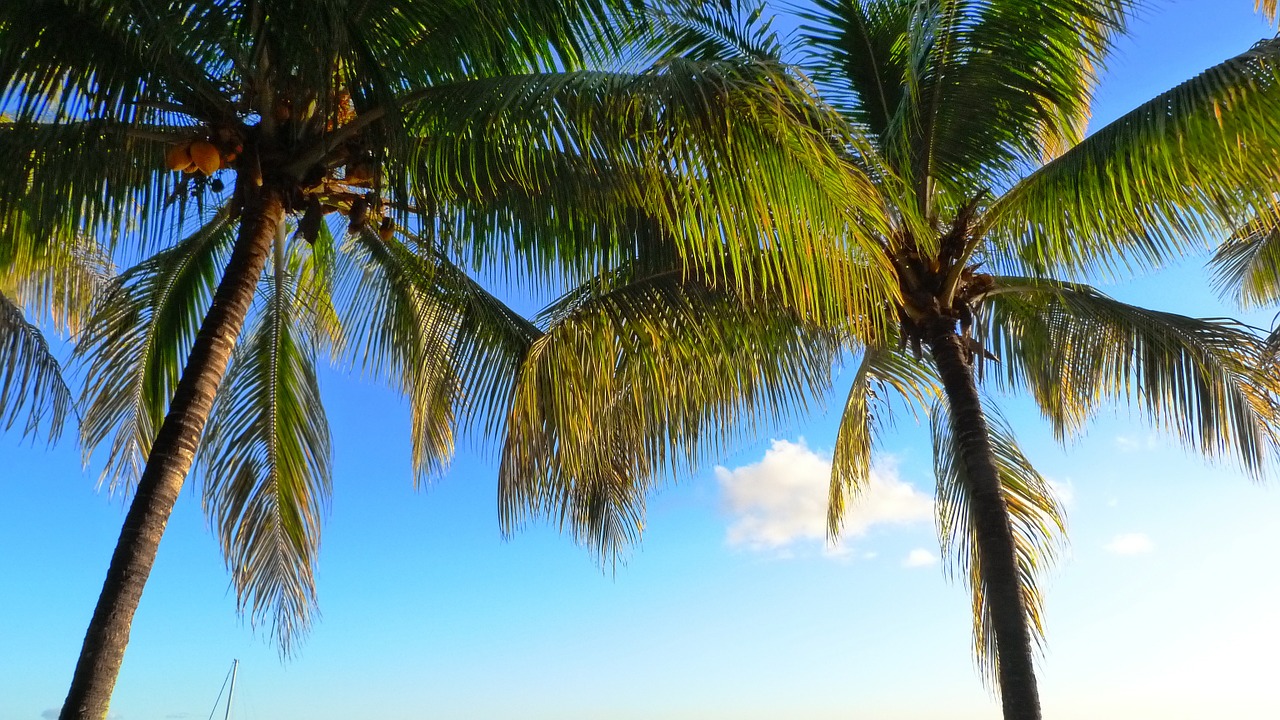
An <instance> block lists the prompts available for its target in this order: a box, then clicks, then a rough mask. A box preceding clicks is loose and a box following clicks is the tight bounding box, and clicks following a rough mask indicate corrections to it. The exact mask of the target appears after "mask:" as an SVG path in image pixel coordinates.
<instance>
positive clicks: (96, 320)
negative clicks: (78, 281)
mask: <svg viewBox="0 0 1280 720" xmlns="http://www.w3.org/2000/svg"><path fill="white" fill-rule="evenodd" d="M234 233H235V224H234V223H232V222H231V221H230V220H229V218H228V216H227V214H226V212H225V211H224V212H220V213H218V214H217V215H215V216H214V218H213V219H212V220H210V221H209V222H208V223H207V224H205V225H204V226H203V227H201V228H199V229H198V230H197V231H196V232H194V233H193V234H191V235H190V236H189V237H187V238H186V239H184V240H182V241H181V242H179V243H178V244H176V245H174V246H173V247H172V248H169V249H168V250H164V251H162V252H160V253H157V254H156V255H154V256H152V257H151V258H148V259H147V260H144V261H143V262H141V263H139V264H138V265H135V266H134V267H132V268H129V269H128V270H126V271H125V272H124V273H122V274H121V275H120V276H119V277H118V278H116V279H115V280H114V281H113V282H112V283H111V284H110V286H109V287H108V288H107V289H106V290H105V291H104V292H103V293H102V295H101V298H100V299H99V302H98V303H97V309H96V310H95V312H94V314H93V316H92V317H91V318H90V321H89V323H88V324H87V327H86V329H85V331H84V333H83V334H82V335H81V336H80V337H79V338H78V340H77V343H76V350H75V358H76V359H77V360H78V361H79V362H80V363H82V364H84V365H86V366H87V370H86V373H85V381H84V387H83V391H82V396H81V403H82V407H83V417H82V418H81V423H80V435H81V443H82V445H83V447H84V448H85V453H86V454H88V453H91V452H93V450H94V449H95V448H97V447H98V446H99V445H101V444H102V443H104V442H106V441H108V439H109V440H110V450H109V451H108V455H107V460H106V463H105V465H104V467H103V471H102V480H103V481H106V482H107V483H108V486H109V487H110V488H111V489H112V490H113V491H114V490H116V489H118V488H121V487H122V486H123V488H125V489H128V488H131V487H132V485H133V483H134V482H136V480H137V478H138V477H139V476H140V474H141V472H142V467H143V464H144V463H145V462H146V458H147V454H148V453H149V451H150V449H151V442H152V440H153V439H154V438H155V435H156V432H157V431H158V429H159V428H160V423H161V422H162V421H163V420H164V416H165V413H166V411H167V408H168V404H169V400H170V398H171V397H172V395H173V391H174V388H175V387H176V385H177V383H178V377H179V374H180V372H181V370H182V364H183V362H185V360H186V358H187V354H188V352H189V351H190V350H191V346H192V344H193V343H194V342H195V336H196V331H197V330H198V329H199V326H200V321H201V319H202V318H203V317H204V314H205V311H206V310H207V309H208V307H209V304H210V303H211V302H212V300H213V290H214V287H215V286H216V284H217V281H218V278H219V273H220V271H221V268H222V265H223V263H224V262H225V260H226V257H227V255H228V253H229V252H230V247H231V243H232V240H233V239H234Z"/></svg>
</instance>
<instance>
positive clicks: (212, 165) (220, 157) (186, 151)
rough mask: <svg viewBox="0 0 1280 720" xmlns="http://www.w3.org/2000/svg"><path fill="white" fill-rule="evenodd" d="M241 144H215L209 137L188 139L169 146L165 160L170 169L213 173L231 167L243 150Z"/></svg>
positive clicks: (206, 173) (184, 171)
mask: <svg viewBox="0 0 1280 720" xmlns="http://www.w3.org/2000/svg"><path fill="white" fill-rule="evenodd" d="M243 149H244V148H243V147H242V146H241V145H239V144H232V143H230V142H223V143H221V145H218V144H214V143H213V142H211V141H210V140H209V139H206V138H200V139H196V140H188V141H186V142H181V143H178V144H177V145H172V146H170V147H169V150H168V152H166V153H165V156H164V162H165V166H167V167H168V168H169V169H170V170H173V171H175V172H183V173H200V174H202V175H212V174H214V173H215V172H217V171H218V170H221V169H222V168H224V167H230V166H231V164H232V163H234V162H235V160H236V156H237V155H238V154H239V153H240V152H242V151H243Z"/></svg>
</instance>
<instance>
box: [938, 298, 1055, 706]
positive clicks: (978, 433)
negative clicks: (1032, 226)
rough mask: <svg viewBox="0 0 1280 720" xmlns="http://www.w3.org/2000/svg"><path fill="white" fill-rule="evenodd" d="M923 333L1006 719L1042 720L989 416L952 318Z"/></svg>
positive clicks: (1028, 633) (1026, 621)
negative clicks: (973, 534)
mask: <svg viewBox="0 0 1280 720" xmlns="http://www.w3.org/2000/svg"><path fill="white" fill-rule="evenodd" d="M926 332H927V337H926V339H927V341H928V343H929V350H930V352H931V353H932V355H933V361H934V363H935V364H936V365H937V368H938V375H939V376H940V377H941V379H942V388H943V392H944V393H945V394H946V398H947V406H948V409H949V410H950V412H951V421H952V422H951V426H952V428H953V432H954V433H955V440H956V444H957V447H958V449H959V452H960V458H961V461H962V462H963V463H964V467H965V473H966V476H967V477H968V478H969V481H970V482H971V483H972V487H970V488H969V502H970V511H971V512H972V517H973V519H974V522H975V524H976V525H977V530H978V532H977V543H978V555H979V559H980V561H981V564H982V582H983V585H984V587H985V591H986V601H987V604H988V607H989V608H990V610H991V619H992V623H993V625H994V630H995V634H996V662H997V665H998V668H999V669H998V679H999V683H1000V702H1001V705H1002V706H1003V709H1004V719H1005V720H1039V719H1040V693H1039V690H1038V689H1037V687H1036V675H1035V665H1034V661H1033V657H1032V649H1031V631H1030V628H1029V626H1028V618H1027V612H1026V607H1025V605H1024V603H1023V597H1022V585H1021V582H1020V581H1019V576H1018V561H1017V555H1016V554H1015V549H1014V543H1013V529H1012V527H1011V526H1010V524H1009V512H1008V508H1007V506H1006V505H1005V500H1004V493H1003V491H1002V489H1001V485H1000V476H999V473H998V472H997V471H996V462H995V453H994V451H993V450H992V448H991V435H990V431H989V430H988V428H987V420H986V416H985V415H984V414H983V411H982V402H981V400H980V399H979V397H978V388H977V385H976V384H975V383H974V376H973V365H972V364H971V362H970V360H969V352H968V349H967V348H966V347H965V345H964V339H963V338H961V337H960V336H959V334H957V333H956V324H955V321H954V320H952V319H950V318H938V319H935V320H933V321H931V322H930V324H929V326H928V328H927V331H926Z"/></svg>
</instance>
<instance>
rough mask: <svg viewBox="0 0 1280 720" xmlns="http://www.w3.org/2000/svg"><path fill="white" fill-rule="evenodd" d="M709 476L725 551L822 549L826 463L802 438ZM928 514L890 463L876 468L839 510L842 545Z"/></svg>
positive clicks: (928, 502) (927, 502)
mask: <svg viewBox="0 0 1280 720" xmlns="http://www.w3.org/2000/svg"><path fill="white" fill-rule="evenodd" d="M715 472H716V479H717V480H718V481H719V483H720V489H721V492H722V494H723V496H724V501H725V504H726V506H727V507H728V510H729V512H730V514H731V515H732V516H733V520H732V522H731V523H730V525H729V529H728V531H727V535H726V541H727V542H728V543H729V544H730V545H733V546H739V547H747V548H750V549H752V550H772V551H783V550H785V549H787V548H790V547H792V546H794V545H797V544H803V543H810V544H825V543H826V535H827V494H828V490H829V487H830V483H831V458H829V457H825V456H822V455H819V454H818V453H815V452H814V451H813V450H810V449H809V447H808V446H807V445H806V444H805V442H804V439H803V438H802V439H800V440H799V441H798V442H794V443H793V442H789V441H787V440H774V441H773V445H772V446H771V447H770V448H769V449H768V450H767V451H766V452H765V454H764V457H763V458H761V459H760V461H759V462H756V463H752V464H750V465H743V466H741V467H737V468H734V469H732V470H730V469H729V468H726V467H723V466H721V467H717V468H716V470H715ZM932 514H933V500H932V499H931V498H930V497H929V496H928V495H925V494H924V493H922V492H920V491H919V490H917V489H916V488H915V487H913V486H912V485H910V484H909V483H906V482H904V481H903V480H902V479H901V478H900V477H899V476H898V472H897V468H896V467H894V466H893V465H892V464H891V463H881V464H879V465H877V466H876V467H874V468H873V469H872V471H871V476H870V478H868V481H867V486H866V488H865V489H864V490H863V492H862V493H861V494H860V495H859V496H858V498H857V499H856V500H854V501H853V502H852V503H850V504H849V505H848V507H846V509H845V523H844V531H843V533H842V543H841V544H842V545H843V544H844V542H843V541H847V540H849V539H851V538H855V537H859V536H862V535H865V534H866V533H867V531H868V530H870V529H871V528H872V527H874V526H876V525H886V524H909V523H917V522H922V521H928V520H929V519H930V518H931V517H932ZM827 549H828V551H829V552H833V553H835V554H843V552H844V548H830V547H829V548H827Z"/></svg>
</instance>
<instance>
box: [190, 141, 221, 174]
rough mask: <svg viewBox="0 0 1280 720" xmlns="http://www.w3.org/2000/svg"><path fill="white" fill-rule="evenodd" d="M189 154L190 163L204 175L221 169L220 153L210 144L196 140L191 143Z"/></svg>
mask: <svg viewBox="0 0 1280 720" xmlns="http://www.w3.org/2000/svg"><path fill="white" fill-rule="evenodd" d="M190 152H191V161H192V162H194V163H195V164H196V167H198V168H200V172H202V173H204V174H205V175H212V174H214V173H215V172H217V170H218V168H220V167H222V153H220V152H218V148H217V147H215V146H214V144H213V143H211V142H208V141H206V140H197V141H195V142H193V143H191V150H190Z"/></svg>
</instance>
